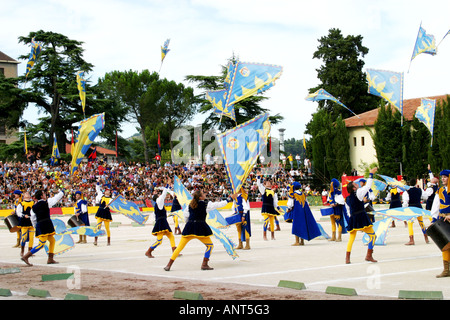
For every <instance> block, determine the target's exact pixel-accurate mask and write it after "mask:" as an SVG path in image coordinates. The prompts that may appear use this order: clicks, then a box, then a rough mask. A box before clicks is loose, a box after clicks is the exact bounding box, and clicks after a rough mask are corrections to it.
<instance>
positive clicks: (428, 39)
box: [411, 25, 436, 60]
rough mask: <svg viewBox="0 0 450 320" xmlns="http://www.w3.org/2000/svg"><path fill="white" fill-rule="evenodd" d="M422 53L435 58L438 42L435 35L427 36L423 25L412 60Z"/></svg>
mask: <svg viewBox="0 0 450 320" xmlns="http://www.w3.org/2000/svg"><path fill="white" fill-rule="evenodd" d="M421 53H427V54H431V55H433V56H434V55H435V54H436V40H435V38H434V36H433V35H431V34H427V32H426V31H425V29H424V28H422V25H421V26H420V28H419V32H418V34H417V39H416V44H415V45H414V50H413V54H412V57H411V60H413V59H414V58H415V57H417V56H418V55H419V54H421Z"/></svg>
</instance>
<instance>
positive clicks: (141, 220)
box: [108, 196, 148, 224]
mask: <svg viewBox="0 0 450 320" xmlns="http://www.w3.org/2000/svg"><path fill="white" fill-rule="evenodd" d="M108 207H109V208H110V209H111V210H112V211H114V212H118V213H121V214H123V215H124V216H126V217H127V218H130V219H131V220H133V221H134V222H137V223H138V224H145V222H146V221H147V220H148V215H147V216H145V215H143V214H142V213H141V210H140V209H139V207H138V205H137V204H136V203H134V202H133V201H128V200H127V199H125V198H124V197H122V196H118V197H116V198H114V199H113V200H112V201H111V202H110V203H109V204H108Z"/></svg>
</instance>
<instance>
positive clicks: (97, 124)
mask: <svg viewBox="0 0 450 320" xmlns="http://www.w3.org/2000/svg"><path fill="white" fill-rule="evenodd" d="M104 127H105V113H99V114H96V115H93V116H92V117H90V118H88V119H86V120H83V121H81V123H80V125H79V127H78V132H77V134H76V137H75V141H74V147H73V150H72V152H71V153H72V163H71V167H72V168H71V171H70V174H71V175H72V174H73V173H74V172H75V170H76V169H77V168H78V165H79V164H80V163H81V160H83V158H84V156H85V155H86V153H87V151H88V150H89V147H90V146H91V144H92V142H94V140H95V138H96V137H97V136H98V134H99V133H100V131H101V130H102V129H103V128H104Z"/></svg>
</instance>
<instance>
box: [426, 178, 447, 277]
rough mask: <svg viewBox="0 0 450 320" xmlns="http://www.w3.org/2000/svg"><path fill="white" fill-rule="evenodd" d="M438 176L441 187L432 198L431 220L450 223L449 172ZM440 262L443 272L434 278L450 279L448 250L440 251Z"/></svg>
mask: <svg viewBox="0 0 450 320" xmlns="http://www.w3.org/2000/svg"><path fill="white" fill-rule="evenodd" d="M439 175H440V176H441V181H442V185H443V186H442V187H440V188H439V190H438V193H437V197H434V200H433V205H432V206H431V215H432V217H433V219H440V220H443V221H446V222H447V223H450V179H449V176H450V170H442V171H441V172H440V173H439ZM442 260H443V263H444V270H443V271H442V273H440V274H438V275H437V276H436V278H444V277H450V250H445V251H442Z"/></svg>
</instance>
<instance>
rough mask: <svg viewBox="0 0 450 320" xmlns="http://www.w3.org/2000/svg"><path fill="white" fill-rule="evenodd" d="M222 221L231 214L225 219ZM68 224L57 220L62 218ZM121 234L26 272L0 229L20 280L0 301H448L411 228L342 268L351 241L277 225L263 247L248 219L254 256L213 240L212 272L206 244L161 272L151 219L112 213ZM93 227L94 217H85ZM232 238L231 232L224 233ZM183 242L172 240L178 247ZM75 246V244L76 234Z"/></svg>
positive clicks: (434, 260) (2, 247)
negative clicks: (412, 296)
mask: <svg viewBox="0 0 450 320" xmlns="http://www.w3.org/2000/svg"><path fill="white" fill-rule="evenodd" d="M313 213H314V215H315V217H316V220H317V221H318V222H319V223H320V224H321V226H322V227H323V228H324V229H325V231H326V232H328V233H330V228H331V227H330V222H329V220H327V219H324V218H322V217H321V215H320V211H319V208H314V209H313ZM222 214H223V215H224V216H226V215H227V214H230V213H226V212H224V213H222ZM68 218H69V217H66V216H62V217H59V219H61V220H64V221H66V220H68ZM113 219H114V221H115V222H117V223H118V224H117V227H114V228H111V233H112V237H111V238H112V243H111V246H106V239H105V238H99V244H98V246H94V245H93V243H92V242H93V239H92V238H89V237H88V243H87V244H76V245H75V247H74V248H73V249H71V250H70V251H68V252H66V253H64V254H62V255H59V256H56V257H55V259H56V260H57V261H58V262H59V264H57V265H47V264H46V259H47V255H46V253H45V251H44V250H41V251H40V252H38V253H37V254H36V255H35V256H34V257H32V258H31V259H30V261H31V262H32V263H33V264H34V266H33V267H28V266H26V265H25V264H24V263H23V262H22V261H21V260H20V257H19V249H17V248H12V245H13V244H14V242H15V234H13V233H9V231H8V230H5V229H1V230H0V252H1V255H0V271H1V270H2V269H10V268H18V269H19V270H20V272H18V273H10V274H0V289H1V288H6V289H10V291H11V292H12V296H8V297H1V296H0V300H63V299H64V298H65V296H66V295H67V294H68V293H73V294H77V295H84V296H87V297H88V299H89V300H124V301H125V300H126V301H129V300H140V301H143V300H159V301H162V300H165V301H168V300H172V301H173V300H178V299H176V298H174V292H175V291H176V290H181V291H189V292H195V293H200V294H201V295H202V297H203V299H204V300H215V301H223V300H226V301H230V300H231V301H243V300H246V301H251V300H253V301H295V300H303V301H322V300H349V301H352V300H360V301H375V300H398V293H399V290H422V291H442V293H443V297H444V300H445V299H448V298H449V297H450V285H449V284H450V282H449V281H450V278H445V279H436V278H435V274H438V273H440V272H441V270H442V262H441V260H442V259H441V255H440V252H439V250H438V248H437V247H436V245H435V244H434V243H433V242H431V243H429V244H426V243H424V241H423V237H422V236H421V234H420V233H419V232H420V229H419V227H418V225H417V223H416V224H415V226H414V230H415V236H416V245H415V246H405V245H404V243H405V242H406V241H407V238H408V234H407V228H405V227H404V226H403V222H400V223H399V222H397V227H396V228H392V229H390V230H389V235H388V243H387V245H385V246H377V247H376V248H375V254H374V257H375V258H376V259H378V263H369V262H366V261H364V256H365V252H366V250H367V247H366V246H364V245H363V244H362V241H361V237H362V234H358V236H357V239H356V241H355V244H354V246H353V250H352V263H351V264H350V265H346V264H345V263H344V258H345V248H346V245H347V240H348V235H343V239H342V242H329V241H327V240H323V239H322V240H312V241H310V242H306V243H305V245H304V246H301V247H292V246H291V244H292V243H293V240H294V238H293V236H292V234H291V233H290V228H291V225H290V224H288V223H286V222H284V221H281V222H280V224H281V231H277V232H276V233H275V237H276V240H269V241H264V240H263V239H262V231H261V230H262V221H261V217H260V214H259V212H257V210H255V211H252V241H251V246H252V249H251V250H239V251H238V254H239V257H238V258H236V259H232V258H231V257H230V256H229V255H228V254H227V253H226V251H225V250H224V248H223V246H222V245H221V243H220V242H219V241H216V239H215V240H214V249H213V253H212V256H211V261H210V266H212V267H214V270H211V271H203V270H200V264H201V261H202V257H203V252H204V249H205V247H204V245H203V244H202V243H201V242H199V241H192V242H190V243H189V244H188V245H187V246H186V248H185V249H184V250H183V252H182V253H183V256H181V257H179V258H178V259H177V260H176V261H175V263H174V264H173V266H172V269H171V271H169V272H166V271H164V270H163V267H164V266H165V265H166V264H167V262H168V260H169V258H170V256H171V249H170V245H169V241H168V240H167V239H166V238H164V240H163V243H162V244H161V246H160V247H158V248H157V249H156V250H155V251H154V256H155V258H154V259H149V258H147V257H146V256H145V255H144V253H145V251H146V250H147V248H148V247H149V246H150V245H151V244H152V243H153V242H154V241H155V237H154V236H152V235H151V230H152V228H153V221H152V220H151V219H149V221H148V222H147V224H146V225H145V226H143V227H139V226H135V225H133V224H131V222H130V220H128V219H127V218H126V217H124V216H122V215H113ZM91 220H92V221H93V217H91ZM224 232H226V234H227V235H228V236H229V237H230V238H232V239H233V240H235V238H236V229H235V228H233V227H230V228H228V229H225V231H224ZM179 237H180V236H179V235H177V236H175V238H176V242H178V241H179ZM73 238H74V240H75V241H77V240H78V238H77V236H73ZM61 273H74V278H72V279H67V280H55V281H42V275H49V274H61ZM281 280H288V281H296V282H302V283H304V284H305V286H306V289H304V290H296V289H289V288H283V287H279V286H278V283H279V282H280V281H281ZM328 286H336V287H342V288H354V289H355V290H356V292H357V295H356V296H346V295H338V294H328V293H325V291H326V288H327V287H328ZM30 288H34V289H43V290H48V292H49V293H50V295H51V296H50V297H47V298H39V297H32V296H29V295H28V294H27V292H28V291H29V289H30Z"/></svg>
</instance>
